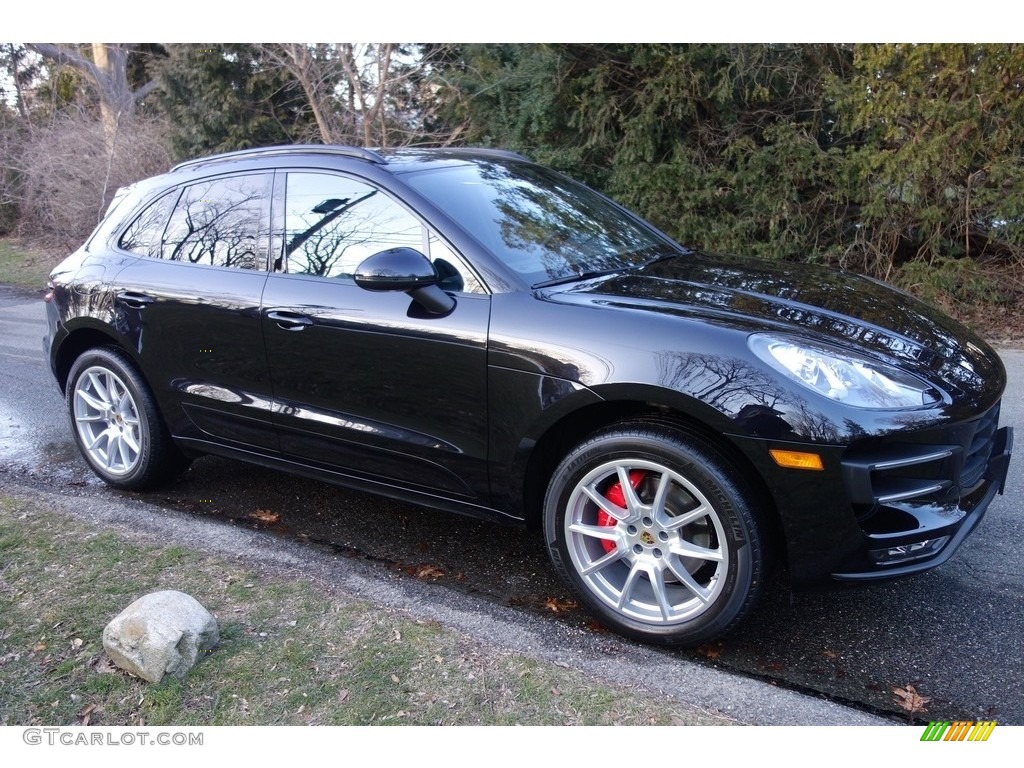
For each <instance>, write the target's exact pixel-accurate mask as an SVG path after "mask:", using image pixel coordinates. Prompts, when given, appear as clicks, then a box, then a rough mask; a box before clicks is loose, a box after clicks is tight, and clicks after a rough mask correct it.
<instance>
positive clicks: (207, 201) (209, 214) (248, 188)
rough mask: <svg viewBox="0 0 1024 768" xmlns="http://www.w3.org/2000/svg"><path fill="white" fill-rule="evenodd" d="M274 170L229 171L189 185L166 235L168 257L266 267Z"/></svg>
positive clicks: (163, 252)
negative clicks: (236, 173) (242, 173)
mask: <svg viewBox="0 0 1024 768" xmlns="http://www.w3.org/2000/svg"><path fill="white" fill-rule="evenodd" d="M272 178H273V177H272V176H271V175H270V174H259V175H253V176H228V177H224V178H220V179H213V180H211V181H204V182H200V183H198V184H193V185H191V186H189V187H186V188H185V190H184V191H183V192H182V195H181V198H180V200H179V201H178V205H177V206H176V207H175V209H174V213H173V214H171V219H170V222H169V223H168V225H167V232H166V234H165V235H164V238H163V244H162V247H161V255H162V257H163V258H165V259H172V260H174V261H184V262H188V263H191V264H208V265H213V266H217V267H235V268H238V269H264V268H265V266H266V253H267V243H268V242H269V238H268V234H269V218H270V217H269V211H268V208H269V205H268V203H269V195H270V181H271V179H272Z"/></svg>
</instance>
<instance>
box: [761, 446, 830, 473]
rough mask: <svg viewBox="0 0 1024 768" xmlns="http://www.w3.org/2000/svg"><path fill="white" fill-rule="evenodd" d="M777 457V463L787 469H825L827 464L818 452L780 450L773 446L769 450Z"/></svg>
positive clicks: (773, 456) (774, 457)
mask: <svg viewBox="0 0 1024 768" xmlns="http://www.w3.org/2000/svg"><path fill="white" fill-rule="evenodd" d="M768 453H770V454H771V455H772V458H773V459H775V463H776V464H778V465H779V466H780V467H786V468H787V469H813V470H818V471H823V470H824V469H825V465H824V464H823V463H822V461H821V456H819V455H818V454H816V453H804V452H803V451H780V450H778V449H777V448H772V449H770V450H769V451H768Z"/></svg>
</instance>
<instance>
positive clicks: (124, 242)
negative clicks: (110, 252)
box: [118, 190, 178, 259]
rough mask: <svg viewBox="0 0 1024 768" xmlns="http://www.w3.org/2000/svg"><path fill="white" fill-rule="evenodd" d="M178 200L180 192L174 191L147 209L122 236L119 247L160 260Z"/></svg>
mask: <svg viewBox="0 0 1024 768" xmlns="http://www.w3.org/2000/svg"><path fill="white" fill-rule="evenodd" d="M177 199H178V190H174V191H173V192H171V193H169V194H166V195H164V196H163V197H161V198H160V199H159V200H157V201H156V202H155V203H153V204H152V205H150V206H149V207H148V208H146V210H144V211H143V212H142V213H140V214H139V215H138V216H137V217H136V219H135V221H133V222H132V223H131V224H130V225H129V226H128V229H126V230H125V232H124V234H123V235H121V240H120V241H119V242H118V245H119V246H121V247H122V248H124V249H125V250H126V251H131V252H132V253H137V254H139V255H140V256H151V257H153V258H157V259H158V258H160V247H161V244H162V242H163V236H164V228H166V226H167V217H168V216H170V215H171V209H172V208H173V207H174V201H175V200H177Z"/></svg>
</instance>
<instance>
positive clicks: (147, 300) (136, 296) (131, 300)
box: [117, 291, 156, 309]
mask: <svg viewBox="0 0 1024 768" xmlns="http://www.w3.org/2000/svg"><path fill="white" fill-rule="evenodd" d="M117 298H118V300H119V301H121V302H122V303H124V304H127V305H128V306H129V307H131V308H132V309H145V308H146V307H148V306H149V305H150V304H152V303H153V302H154V301H156V299H154V298H153V297H152V296H150V295H148V294H145V293H136V292H135V291H121V292H120V293H119V294H117Z"/></svg>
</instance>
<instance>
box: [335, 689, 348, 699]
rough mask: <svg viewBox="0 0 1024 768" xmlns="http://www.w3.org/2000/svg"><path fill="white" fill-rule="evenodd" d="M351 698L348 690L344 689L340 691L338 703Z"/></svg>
mask: <svg viewBox="0 0 1024 768" xmlns="http://www.w3.org/2000/svg"><path fill="white" fill-rule="evenodd" d="M348 697H349V692H348V688H342V689H341V690H340V691H338V701H345V699H347V698H348Z"/></svg>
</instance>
